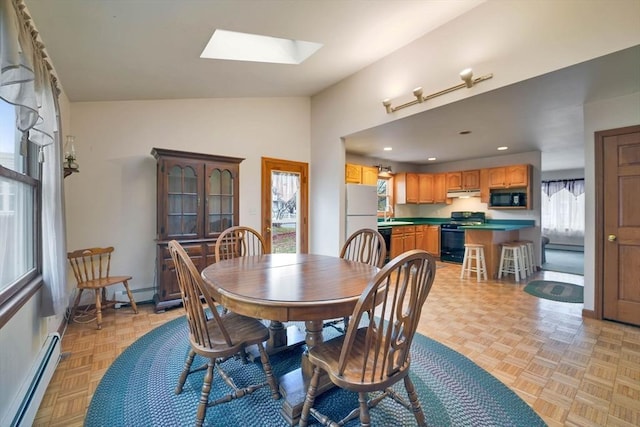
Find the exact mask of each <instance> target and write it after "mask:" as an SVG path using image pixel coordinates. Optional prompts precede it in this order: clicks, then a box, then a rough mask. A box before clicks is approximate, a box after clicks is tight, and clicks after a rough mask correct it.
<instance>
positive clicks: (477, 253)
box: [460, 243, 488, 282]
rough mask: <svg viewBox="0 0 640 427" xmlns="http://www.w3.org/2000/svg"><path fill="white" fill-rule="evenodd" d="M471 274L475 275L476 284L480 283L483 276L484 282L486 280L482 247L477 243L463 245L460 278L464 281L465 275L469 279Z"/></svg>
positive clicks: (485, 266)
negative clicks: (466, 274)
mask: <svg viewBox="0 0 640 427" xmlns="http://www.w3.org/2000/svg"><path fill="white" fill-rule="evenodd" d="M474 260H475V266H474ZM472 272H475V273H476V279H477V281H478V282H479V281H480V279H481V276H484V280H488V278H487V264H486V261H485V258H484V245H480V244H477V243H465V245H464V258H463V259H462V271H461V272H460V278H461V279H464V275H465V273H468V276H469V278H471V273H472Z"/></svg>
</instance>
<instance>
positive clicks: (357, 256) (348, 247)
mask: <svg viewBox="0 0 640 427" xmlns="http://www.w3.org/2000/svg"><path fill="white" fill-rule="evenodd" d="M386 257H387V244H386V243H385V241H384V237H383V236H382V234H380V233H379V232H378V230H373V229H371V228H362V229H360V230H357V231H355V232H354V233H353V234H351V236H349V237H348V238H347V241H346V242H344V245H343V246H342V249H341V250H340V258H343V259H346V260H349V261H355V262H362V263H365V264H369V265H372V266H374V267H378V268H381V267H382V266H383V265H384V261H385V258H386ZM341 322H344V329H343V330H344V331H346V330H347V327H348V326H349V318H348V317H344V318H343V319H339V320H336V319H334V320H328V321H326V322H324V324H323V326H324V327H327V326H332V327H334V328H336V329H338V330H340V329H341V328H340V327H338V326H337V325H338V324H339V323H341Z"/></svg>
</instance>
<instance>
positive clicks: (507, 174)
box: [488, 165, 531, 188]
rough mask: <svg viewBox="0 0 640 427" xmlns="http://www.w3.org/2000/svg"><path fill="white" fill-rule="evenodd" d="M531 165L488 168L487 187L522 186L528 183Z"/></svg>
mask: <svg viewBox="0 0 640 427" xmlns="http://www.w3.org/2000/svg"><path fill="white" fill-rule="evenodd" d="M530 174H531V165H513V166H504V167H499V168H490V169H489V171H488V182H489V188H522V187H527V186H528V185H529V175H530Z"/></svg>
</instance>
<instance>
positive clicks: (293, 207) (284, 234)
mask: <svg viewBox="0 0 640 427" xmlns="http://www.w3.org/2000/svg"><path fill="white" fill-rule="evenodd" d="M307 175H308V165H307V164H306V163H300V162H291V161H287V160H278V159H269V158H263V159H262V218H263V220H262V231H261V232H262V235H263V236H264V238H265V242H266V245H267V248H266V250H267V252H270V253H306V252H307V250H308V237H307V236H308V232H307V215H308V213H307V212H308V196H307Z"/></svg>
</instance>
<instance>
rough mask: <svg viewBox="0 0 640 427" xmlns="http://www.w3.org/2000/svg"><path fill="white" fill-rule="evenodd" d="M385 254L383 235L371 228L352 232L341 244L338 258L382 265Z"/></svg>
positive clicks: (377, 265) (385, 246) (385, 247)
mask: <svg viewBox="0 0 640 427" xmlns="http://www.w3.org/2000/svg"><path fill="white" fill-rule="evenodd" d="M386 256H387V245H386V243H385V241H384V237H382V235H381V234H380V233H379V232H378V231H377V230H373V229H371V228H363V229H361V230H358V231H356V232H354V233H353V234H352V235H351V236H349V238H348V239H347V241H346V242H345V243H344V245H343V246H342V250H341V251H340V258H344V259H347V260H349V261H356V262H362V263H365V264H369V265H373V266H376V267H382V265H383V264H384V260H385V258H386Z"/></svg>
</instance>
